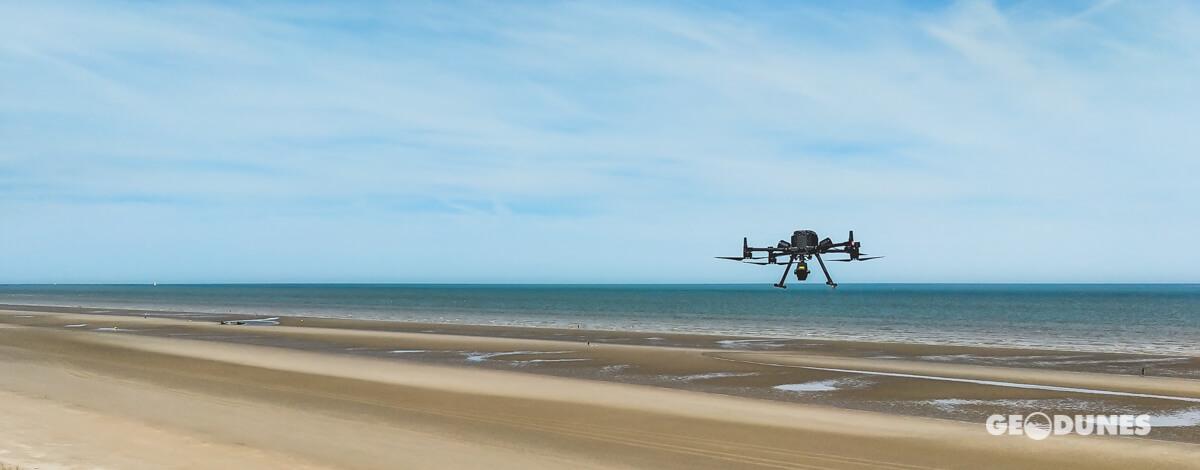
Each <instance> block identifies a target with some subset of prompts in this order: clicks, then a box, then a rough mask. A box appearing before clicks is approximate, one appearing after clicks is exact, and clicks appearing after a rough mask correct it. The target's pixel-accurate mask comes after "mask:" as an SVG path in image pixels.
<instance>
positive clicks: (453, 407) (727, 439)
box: [0, 308, 1200, 469]
mask: <svg viewBox="0 0 1200 470" xmlns="http://www.w3.org/2000/svg"><path fill="white" fill-rule="evenodd" d="M247 319H249V318H233V317H228V318H226V317H217V316H204V315H195V316H180V315H176V316H171V317H169V318H168V317H166V316H162V315H159V316H155V315H137V314H136V312H115V313H112V312H109V313H103V314H96V313H88V312H87V310H86V309H53V308H41V309H21V310H16V309H14V310H2V311H0V463H4V464H8V465H17V466H20V468H23V469H35V468H36V469H97V468H101V469H125V468H180V469H184V468H186V469H207V468H214V469H215V468H222V469H224V468H262V469H271V468H289V469H307V468H313V469H316V468H322V469H323V468H330V469H334V468H339V469H340V468H346V469H360V468H361V469H373V468H460V469H470V468H489V469H495V468H513V469H517V468H522V469H528V468H534V469H538V468H544V469H560V468H674V469H694V468H701V469H704V468H711V469H724V468H798V469H799V468H803V469H809V468H845V469H880V468H904V469H918V468H1081V469H1082V468H1089V469H1091V468H1200V444H1198V443H1200V434H1198V433H1197V429H1196V428H1197V426H1194V425H1175V426H1162V427H1155V428H1154V430H1153V431H1152V432H1151V433H1150V434H1149V435H1147V436H1145V437H1116V436H1081V435H1062V436H1052V437H1050V438H1048V439H1046V440H1042V441H1035V440H1032V439H1029V438H1028V437H1025V436H1019V435H1018V436H1008V435H1004V436H993V435H991V434H989V433H987V432H986V430H985V427H984V424H983V422H984V419H985V417H986V416H987V415H989V414H992V413H996V412H1014V413H1028V412H1031V411H1045V412H1047V413H1051V412H1064V413H1065V412H1071V413H1077V412H1085V411H1088V410H1095V411H1104V412H1112V413H1124V412H1140V413H1151V414H1155V415H1161V416H1175V417H1180V416H1188V413H1190V412H1193V410H1197V409H1200V375H1198V374H1197V371H1200V361H1197V359H1196V358H1190V357H1154V356H1131V355H1105V354H1100V353H1071V352H1064V351H1022V350H1013V349H986V348H967V347H939V346H929V345H911V344H872V343H848V342H842V343H839V342H829V341H807V340H779V341H774V340H767V339H755V338H722V337H711V336H687V335H665V334H651V333H624V332H605V331H582V330H555V329H532V328H524V329H522V328H502V327H487V326H470V325H431V324H410V323H388V322H375V321H351V320H334V319H317V318H288V317H285V318H279V319H272V320H268V321H262V322H244V320H247ZM221 320H238V321H242V322H243V323H242V324H221ZM1143 367H1145V368H1147V370H1148V371H1149V372H1148V373H1147V374H1146V375H1145V376H1142V374H1141V369H1142V368H1143ZM1184 424H1187V423H1184Z"/></svg>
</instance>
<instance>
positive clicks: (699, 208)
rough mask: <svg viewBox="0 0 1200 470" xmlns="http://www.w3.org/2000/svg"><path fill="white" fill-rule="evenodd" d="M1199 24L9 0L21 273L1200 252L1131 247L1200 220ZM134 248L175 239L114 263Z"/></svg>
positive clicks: (982, 270) (82, 276)
mask: <svg viewBox="0 0 1200 470" xmlns="http://www.w3.org/2000/svg"><path fill="white" fill-rule="evenodd" d="M1197 25H1200V15H1198V14H1197V10H1196V8H1195V7H1193V6H1192V5H1191V4H1189V3H1186V2H1150V3H1146V2H1111V1H1106V2H1095V3H1079V4H1076V5H1065V4H1052V5H1043V4H1035V3H1011V4H1010V3H999V4H997V3H992V2H984V1H962V2H952V3H947V4H944V5H941V4H937V5H921V6H910V5H906V4H876V5H873V6H872V7H871V8H859V7H855V6H847V5H843V4H841V3H840V2H833V3H829V4H803V5H788V4H784V5H777V4H772V3H770V2H767V3H756V4H738V5H732V6H730V5H702V4H701V5H697V4H691V3H674V2H655V3H645V2H631V3H621V2H617V3H613V2H573V3H566V2H564V3H551V4H537V5H531V4H521V3H499V4H496V3H486V2H484V3H475V2H449V3H448V2H428V3H421V2H404V3H401V4H397V5H388V4H384V5H380V4H376V3H372V2H363V3H353V2H352V3H344V2H343V3H328V4H324V3H306V4H293V3H274V2H263V3H254V4H251V5H230V4H225V3H220V2H212V3H188V4H158V3H150V4H146V3H111V2H106V3H103V4H100V3H89V2H63V3H59V2H37V3H27V4H5V5H2V6H0V216H3V218H4V219H5V226H6V227H17V228H16V229H6V230H3V234H0V242H3V246H4V248H0V250H2V251H0V254H3V255H4V257H6V258H10V259H16V258H20V259H23V260H25V261H24V262H22V263H20V264H19V265H20V266H21V267H20V268H18V267H16V266H17V264H6V265H5V267H0V282H3V281H6V280H7V281H23V280H58V279H59V277H63V278H69V277H72V276H74V277H73V279H75V280H135V279H139V278H140V277H144V276H152V275H153V276H175V277H176V278H178V279H186V280H221V279H232V280H310V279H314V278H319V279H316V280H338V279H342V278H345V280H381V281H384V280H400V281H423V280H436V281H454V280H462V281H481V280H482V281H506V280H510V281H558V280H561V281H609V282H621V281H626V280H628V281H663V282H670V281H673V280H680V281H707V280H712V281H725V280H754V279H757V278H756V277H754V274H753V273H748V272H744V271H741V270H737V268H738V267H737V266H733V267H727V266H723V265H719V264H716V265H714V264H711V263H710V262H709V260H708V258H707V257H708V256H712V255H717V254H722V253H723V252H718V251H719V250H722V249H727V248H729V247H732V249H736V245H737V238H738V237H740V236H743V235H751V236H752V238H756V237H757V236H762V237H765V239H767V240H773V237H780V236H782V235H784V234H786V233H787V232H789V231H790V230H794V229H800V228H814V229H818V230H821V231H823V232H835V233H837V232H841V231H843V230H846V229H851V228H853V229H856V230H857V231H858V232H859V234H860V237H863V236H867V237H868V238H867V239H866V240H864V241H865V242H867V243H869V244H870V243H874V245H873V246H874V247H878V248H877V249H876V250H874V251H882V252H886V254H888V255H889V258H888V260H889V261H888V263H879V264H877V265H875V267H870V268H866V267H863V268H860V267H858V266H855V268H857V269H860V270H861V273H862V274H861V276H862V278H863V279H870V280H893V281H905V280H915V281H922V280H943V281H954V280H964V281H971V280H984V281H986V280H1006V281H1020V280H1026V279H1029V280H1034V281H1036V280H1054V281H1065V280H1080V281H1089V280H1105V281H1121V280H1147V281H1162V280H1189V281H1197V280H1200V272H1198V271H1196V270H1195V268H1194V267H1191V266H1195V265H1197V263H1196V261H1200V252H1198V251H1197V250H1195V249H1192V248H1189V247H1180V246H1175V247H1172V249H1171V250H1170V252H1169V253H1167V252H1165V251H1164V252H1163V254H1157V253H1151V254H1149V255H1148V259H1147V260H1146V262H1145V263H1142V264H1139V265H1135V266H1130V267H1129V268H1128V270H1125V272H1123V273H1120V274H1118V273H1115V272H1112V271H1101V270H1100V268H1101V267H1104V266H1110V265H1111V264H1112V258H1111V257H1112V256H1114V255H1116V253H1115V252H1114V251H1113V250H1116V249H1117V248H1116V246H1118V245H1120V244H1121V243H1135V242H1137V241H1143V242H1144V241H1148V240H1154V239H1158V238H1161V237H1167V236H1172V234H1174V235H1175V236H1181V235H1182V234H1185V233H1190V232H1192V231H1194V230H1196V229H1197V228H1200V227H1197V225H1196V223H1195V221H1194V220H1192V219H1194V218H1188V217H1184V216H1181V214H1190V213H1195V212H1197V210H1200V207H1197V206H1198V205H1200V204H1198V201H1200V194H1197V190H1196V189H1194V188H1195V184H1194V182H1193V181H1192V176H1191V175H1194V174H1197V173H1200V163H1198V162H1200V160H1197V159H1196V158H1195V156H1194V155H1195V154H1196V153H1197V150H1200V136H1198V135H1197V134H1196V133H1195V132H1194V131H1193V130H1192V129H1191V127H1194V126H1193V125H1192V123H1194V122H1195V121H1196V118H1197V117H1200V116H1198V114H1200V111H1197V108H1196V107H1195V106H1194V103H1197V102H1200V99H1198V98H1200V96H1198V95H1200V90H1197V88H1196V87H1195V85H1194V83H1193V82H1194V80H1193V77H1195V76H1197V72H1200V70H1197V69H1200V60H1197V59H1198V57H1197V55H1198V54H1200V53H1198V52H1197V51H1200V47H1198V46H1200V33H1198V32H1197V31H1200V29H1198V28H1196V26H1197ZM97 207H101V208H102V209H99V210H98V209H97ZM47 217H51V218H53V219H54V220H55V222H54V223H52V224H47V223H46V220H47ZM268 221H269V222H268ZM121 224H125V225H124V226H130V225H132V226H137V227H140V229H141V230H142V231H143V232H146V233H152V234H154V235H155V236H157V237H159V238H167V239H173V240H178V243H176V244H165V245H163V246H162V247H160V248H158V249H153V250H149V249H148V250H139V249H138V248H137V246H138V245H137V244H136V243H135V242H132V241H130V240H131V239H137V237H132V238H131V237H129V236H128V231H127V228H117V225H121ZM98 226H99V227H108V228H106V229H104V230H100V231H99V232H98V234H96V235H90V232H87V231H84V230H82V229H83V228H84V227H91V228H93V229H94V228H95V227H98ZM231 231H232V232H238V233H241V234H243V235H242V236H232V235H228V233H229V232H231ZM184 232H187V235H184ZM1114 232H1116V233H1120V234H1122V235H1113V233H1114ZM85 233H89V235H85ZM105 234H108V235H105ZM192 234H200V235H199V236H195V235H192ZM205 235H208V236H205ZM872 237H873V238H874V240H872V239H871V238H872ZM35 240H37V242H36V243H35ZM95 240H99V241H95ZM284 240H286V241H284ZM948 240H952V241H948ZM1122 240H1123V241H1122ZM480 243H482V244H483V246H486V247H487V248H482V249H468V250H464V249H463V248H462V247H463V246H472V247H475V246H480V245H479V244H480ZM351 245H352V246H351ZM439 245H445V246H453V248H434V247H436V246H439ZM726 245H728V246H726ZM947 245H952V246H953V248H949V247H947ZM31 246H37V247H41V248H29V247H31ZM172 246H175V247H176V248H172ZM113 247H119V248H120V250H118V251H119V252H121V253H125V254H126V256H127V257H128V259H132V260H141V262H142V263H144V266H159V265H162V267H161V268H150V267H146V268H139V267H138V266H139V264H138V263H131V264H130V266H131V267H129V268H126V269H118V270H116V271H111V272H110V271H107V270H105V269H104V268H103V266H108V265H109V264H105V263H111V261H112V260H92V258H93V256H91V254H92V253H95V252H96V251H97V250H104V249H111V248H113ZM581 247H582V249H581ZM50 250H60V251H59V252H56V253H58V254H56V255H54V256H51V258H55V259H58V258H61V260H60V261H59V262H38V261H36V260H37V259H38V257H39V256H45V254H46V253H47V251H50ZM947 250H949V251H952V252H953V253H954V256H952V257H950V258H946V257H943V256H936V255H937V254H939V253H942V254H944V252H945V251H947ZM110 251H111V250H110ZM313 253H320V254H316V255H314V254H313ZM530 253H535V254H538V255H541V256H545V257H546V258H545V259H539V260H538V261H532V260H531V259H530V258H529V257H528V256H525V254H530ZM201 254H203V255H201ZM579 254H582V256H578V255H579ZM1096 254H1103V256H1096ZM301 255H309V257H310V259H308V260H307V261H305V259H304V258H303V256H301ZM931 255H934V256H931ZM1060 255H1080V256H1081V258H1079V259H1072V260H1070V261H1062V260H1061V259H1059V256H1060ZM164 256H165V257H170V258H172V259H185V260H192V259H195V258H196V257H197V256H206V257H208V258H209V259H207V260H206V262H205V263H201V264H200V265H197V267H195V268H194V269H193V268H171V267H170V264H169V263H163V262H160V261H157V260H160V259H162V258H163V257H164ZM1025 256H1030V257H1035V258H1045V259H1047V260H1045V261H1042V260H1038V259H1028V258H1025ZM13 257H15V258H13ZM56 257H58V258H56ZM214 257H215V258H214ZM1180 258H1183V259H1185V260H1190V262H1188V263H1180V262H1179V259H1180ZM214 259H215V260H218V261H214ZM219 260H224V262H220V261H219ZM578 261H583V262H584V263H585V266H589V268H588V269H583V270H580V269H577V268H578V266H579V265H578V264H575V263H576V262H578ZM477 262H481V263H482V264H483V267H481V268H479V269H477V270H471V271H464V269H466V268H467V267H468V266H472V265H473V263H477ZM249 264H253V265H255V266H259V267H256V268H255V269H253V270H246V269H245V268H246V267H247V266H248V265H249ZM270 264H275V265H278V266H279V267H278V268H277V269H271V268H267V267H261V266H262V265H270ZM731 268H732V269H733V270H737V273H736V274H731V273H730V271H731ZM104 273H110V274H104ZM246 273H250V274H246ZM464 273H466V274H464ZM755 273H757V274H763V273H761V272H757V271H756V272H755ZM455 276H460V277H455Z"/></svg>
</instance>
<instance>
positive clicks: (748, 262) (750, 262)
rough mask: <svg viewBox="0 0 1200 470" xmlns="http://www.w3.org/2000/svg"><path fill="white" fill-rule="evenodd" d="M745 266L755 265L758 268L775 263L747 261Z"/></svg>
mask: <svg viewBox="0 0 1200 470" xmlns="http://www.w3.org/2000/svg"><path fill="white" fill-rule="evenodd" d="M746 264H757V265H759V266H767V265H771V264H775V263H771V262H763V261H747V262H746Z"/></svg>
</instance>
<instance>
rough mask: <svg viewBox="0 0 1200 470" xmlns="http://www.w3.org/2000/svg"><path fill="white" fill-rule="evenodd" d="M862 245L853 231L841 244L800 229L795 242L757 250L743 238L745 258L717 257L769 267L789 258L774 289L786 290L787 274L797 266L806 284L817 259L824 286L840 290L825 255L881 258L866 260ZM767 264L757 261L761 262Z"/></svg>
mask: <svg viewBox="0 0 1200 470" xmlns="http://www.w3.org/2000/svg"><path fill="white" fill-rule="evenodd" d="M861 247H862V244H861V243H859V242H856V241H854V231H853V230H851V231H850V239H849V240H847V241H844V242H841V243H834V242H833V240H830V239H829V238H826V239H824V240H821V241H819V242H818V241H817V232H814V231H812V230H797V231H796V232H795V233H792V241H791V242H788V241H786V240H780V241H779V244H778V245H776V246H769V247H764V248H758V247H753V246H750V242H749V239H747V238H742V256H741V257H734V256H718V257H717V258H720V259H728V260H733V261H742V262H745V263H749V264H757V265H760V266H766V265H768V264H782V263H780V261H779V258H780V257H787V260H788V261H787V267H786V268H784V270H783V277H781V278H779V282H778V283H777V284H775V287H778V288H780V289H787V286H786V285H784V282H785V281H787V275H788V271H790V270H791V269H792V265H793V264H795V265H796V270H795V271H794V274H795V275H796V280H798V281H803V280H806V279H808V273H809V271H808V260H810V259H812V258H813V257H814V256H815V257H816V258H817V263H818V264H820V265H821V271H822V272H824V273H825V284H826V285H828V286H830V287H837V283H836V282H833V278H832V277H829V269H827V268H826V267H825V260H824V259H822V258H821V255H822V254H826V253H846V254H847V255H849V256H850V258H849V259H831V260H830V261H842V262H850V261H866V260H871V259H876V258H882V256H869V257H863V253H861V252H860V251H859V249H860V248H861ZM755 253H766V255H767V256H766V257H755V256H754V254H755ZM762 259H765V260H766V261H765V262H763V261H755V260H762Z"/></svg>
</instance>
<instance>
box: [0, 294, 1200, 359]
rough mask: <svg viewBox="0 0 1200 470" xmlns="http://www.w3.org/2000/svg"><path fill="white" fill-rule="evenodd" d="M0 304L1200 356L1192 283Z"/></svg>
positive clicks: (56, 298)
mask: <svg viewBox="0 0 1200 470" xmlns="http://www.w3.org/2000/svg"><path fill="white" fill-rule="evenodd" d="M0 304H18V305H50V306H72V307H73V306H83V307H94V308H122V309H145V310H161V311H167V312H172V311H180V312H184V311H186V312H206V313H238V314H245V315H265V316H276V315H293V316H321V317H338V318H360V319H381V320H400V321H419V322H442V323H466V324H483V325H512V326H535V327H564V328H565V327H579V328H586V329H601V330H624V331H647V332H676V333H707V334H718V335H731V336H734V335H736V336H756V337H775V338H778V337H782V338H815V339H841V340H865V341H888V342H919V343H929V344H955V345H980V346H1011V347H1039V348H1050V349H1066V350H1079V351H1107V352H1138V353H1149V354H1168V355H1190V356H1200V345H1198V344H1197V343H1198V341H1200V285H1196V284H1027V285H1020V284H843V285H841V286H839V287H838V288H837V289H836V290H833V289H829V288H828V287H825V286H823V285H797V286H793V287H792V288H790V289H788V290H786V291H785V290H779V289H775V288H773V287H770V286H769V285H758V284H754V285H741V284H738V285H381V284H362V285H350V284H318V285H303V284H284V285H162V286H149V285H37V286H26V285H7V286H0Z"/></svg>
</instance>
